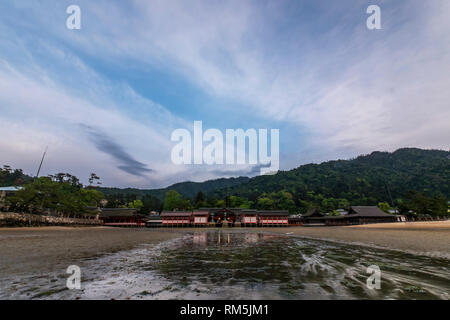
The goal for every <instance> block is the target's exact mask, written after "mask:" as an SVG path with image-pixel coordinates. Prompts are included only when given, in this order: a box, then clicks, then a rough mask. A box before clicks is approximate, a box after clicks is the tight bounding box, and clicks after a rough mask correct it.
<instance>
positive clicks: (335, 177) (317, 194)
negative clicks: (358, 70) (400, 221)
mask: <svg viewBox="0 0 450 320" xmlns="http://www.w3.org/2000/svg"><path fill="white" fill-rule="evenodd" d="M449 184H450V152H447V151H441V150H422V149H416V148H404V149H399V150H397V151H395V152H393V153H389V152H373V153H371V154H369V155H363V156H359V157H357V158H355V159H351V160H337V161H328V162H324V163H321V164H307V165H303V166H300V167H298V168H296V169H293V170H290V171H281V172H278V173H277V174H276V175H273V176H258V177H255V178H252V179H250V180H249V181H248V182H247V183H243V184H241V185H239V186H235V187H233V188H227V189H223V190H219V191H216V192H215V196H217V197H218V198H222V197H224V196H227V195H235V196H240V197H243V198H246V199H248V200H250V201H256V200H257V199H258V198H260V197H261V194H263V193H267V194H269V193H274V192H279V191H287V192H289V193H290V194H292V196H293V198H295V199H305V200H307V201H310V202H318V201H320V200H321V199H322V198H334V199H338V198H341V199H347V200H348V201H349V202H350V203H351V204H360V205H365V204H367V205H373V204H377V203H378V202H380V201H386V202H389V203H391V198H392V199H393V200H394V201H393V202H396V199H399V198H402V197H404V196H405V195H406V193H407V192H408V191H409V190H414V191H418V192H423V193H424V194H428V195H443V196H445V197H446V198H447V199H448V198H449V196H450V189H449ZM317 198H319V199H317ZM317 200H318V201H317Z"/></svg>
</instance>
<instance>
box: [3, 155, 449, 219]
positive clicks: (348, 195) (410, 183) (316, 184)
mask: <svg viewBox="0 0 450 320" xmlns="http://www.w3.org/2000/svg"><path fill="white" fill-rule="evenodd" d="M26 181H28V182H26ZM30 181H31V182H30ZM449 181H450V153H449V152H447V151H441V150H421V149H415V148H406V149H399V150H397V151H395V152H393V153H389V152H373V153H371V154H369V155H363V156H359V157H357V158H355V159H351V160H337V161H328V162H324V163H321V164H307V165H303V166H300V167H298V168H296V169H293V170H290V171H280V172H279V173H277V174H275V175H271V176H257V177H254V178H247V177H240V178H229V179H217V180H210V181H206V182H202V183H197V182H183V183H177V184H175V185H172V186H170V187H168V188H164V189H154V190H141V189H132V188H127V189H119V188H103V187H98V186H97V187H95V190H97V191H101V192H103V193H104V194H105V198H106V200H108V202H107V204H106V207H110V208H118V207H133V208H136V209H138V210H139V211H140V212H141V213H148V212H150V211H162V210H163V209H164V210H188V209H193V208H200V207H240V208H255V209H264V210H270V209H284V210H288V211H289V212H291V213H304V212H306V211H307V210H308V209H310V208H318V209H320V210H321V211H323V212H329V213H330V214H334V215H337V214H338V212H337V211H336V209H340V208H342V209H346V208H348V207H349V206H351V205H378V206H379V207H380V208H381V209H382V210H384V211H386V212H389V209H390V208H393V207H395V208H398V209H399V210H400V212H401V213H410V212H417V213H418V214H430V215H445V214H447V199H448V198H449V196H450V187H449ZM24 182H25V184H24V185H25V186H27V187H26V188H25V190H26V191H27V194H28V193H30V194H33V192H34V196H33V197H34V198H33V197H31V196H30V197H31V198H33V199H35V200H34V201H35V202H33V203H31V204H29V205H28V206H29V207H32V208H35V207H39V206H40V207H45V206H49V207H51V208H54V209H55V210H58V211H60V212H68V211H71V210H74V209H75V208H70V206H69V205H68V204H66V205H65V204H64V203H66V202H65V201H63V199H62V198H59V199H60V200H56V199H58V195H59V194H64V192H66V193H65V194H66V195H67V197H68V199H71V200H68V203H71V204H73V203H78V202H79V203H81V202H82V203H83V204H84V205H85V204H86V203H88V202H91V203H94V202H95V201H97V200H98V198H95V197H94V198H95V199H89V197H87V198H86V199H87V200H83V201H81V200H75V199H74V198H70V197H72V195H70V196H69V195H68V193H67V192H69V193H70V192H74V193H75V194H77V196H75V198H77V197H82V193H84V192H86V190H87V189H84V188H82V187H81V186H80V184H79V182H78V180H77V179H76V178H75V177H72V176H70V175H67V174H62V175H61V174H60V175H56V176H54V177H50V178H40V179H37V180H32V179H31V178H30V177H27V176H26V175H24V174H23V172H22V171H21V170H12V169H11V168H10V167H4V169H0V185H3V186H5V185H11V184H15V185H17V184H22V183H24ZM89 182H90V185H91V186H92V185H93V184H94V183H95V182H96V184H97V185H98V184H99V182H98V177H97V176H96V175H95V174H91V178H90V179H89ZM51 183H59V184H60V185H59V187H58V188H61V190H63V191H64V192H56V191H49V192H48V194H50V195H52V196H49V197H44V198H43V195H42V194H41V193H37V194H36V190H40V189H39V188H49V190H53V189H52V187H54V188H56V185H53V186H52V185H51ZM37 184H42V185H40V186H39V185H37ZM69 186H70V187H69ZM33 188H35V189H36V190H34V189H33ZM58 188H56V189H58ZM93 188H94V187H91V188H90V189H93ZM33 190H34V191H33ZM45 190H46V189H45ZM82 190H84V191H82ZM89 191H93V190H89ZM19 194H22V193H19ZM53 195H54V196H53ZM89 196H93V195H89ZM42 199H43V200H42ZM39 201H41V202H39ZM42 201H44V203H46V204H45V206H44V205H43V204H42ZM46 201H48V204H47V202H46ZM62 208H65V209H62ZM77 208H81V206H78V207H77Z"/></svg>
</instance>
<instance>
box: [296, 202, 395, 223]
mask: <svg viewBox="0 0 450 320" xmlns="http://www.w3.org/2000/svg"><path fill="white" fill-rule="evenodd" d="M303 219H304V223H305V224H309V225H312V224H321V225H355V224H369V223H382V222H396V221H398V219H397V216H395V215H390V214H387V213H386V212H384V211H382V210H380V209H379V208H378V207H376V206H354V207H351V208H350V209H349V211H348V213H347V214H346V215H344V216H325V215H322V216H321V214H317V213H316V214H315V215H314V216H313V215H310V216H307V217H303Z"/></svg>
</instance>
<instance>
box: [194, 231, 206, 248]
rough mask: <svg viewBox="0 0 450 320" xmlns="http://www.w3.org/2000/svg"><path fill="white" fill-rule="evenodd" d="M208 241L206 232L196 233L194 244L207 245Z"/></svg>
mask: <svg viewBox="0 0 450 320" xmlns="http://www.w3.org/2000/svg"><path fill="white" fill-rule="evenodd" d="M207 243H208V234H207V233H206V232H202V233H195V234H194V244H196V245H206V244H207Z"/></svg>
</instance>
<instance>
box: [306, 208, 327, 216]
mask: <svg viewBox="0 0 450 320" xmlns="http://www.w3.org/2000/svg"><path fill="white" fill-rule="evenodd" d="M323 216H324V214H323V213H320V211H319V209H309V210H308V212H306V213H305V214H304V215H302V217H304V218H308V217H323Z"/></svg>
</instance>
